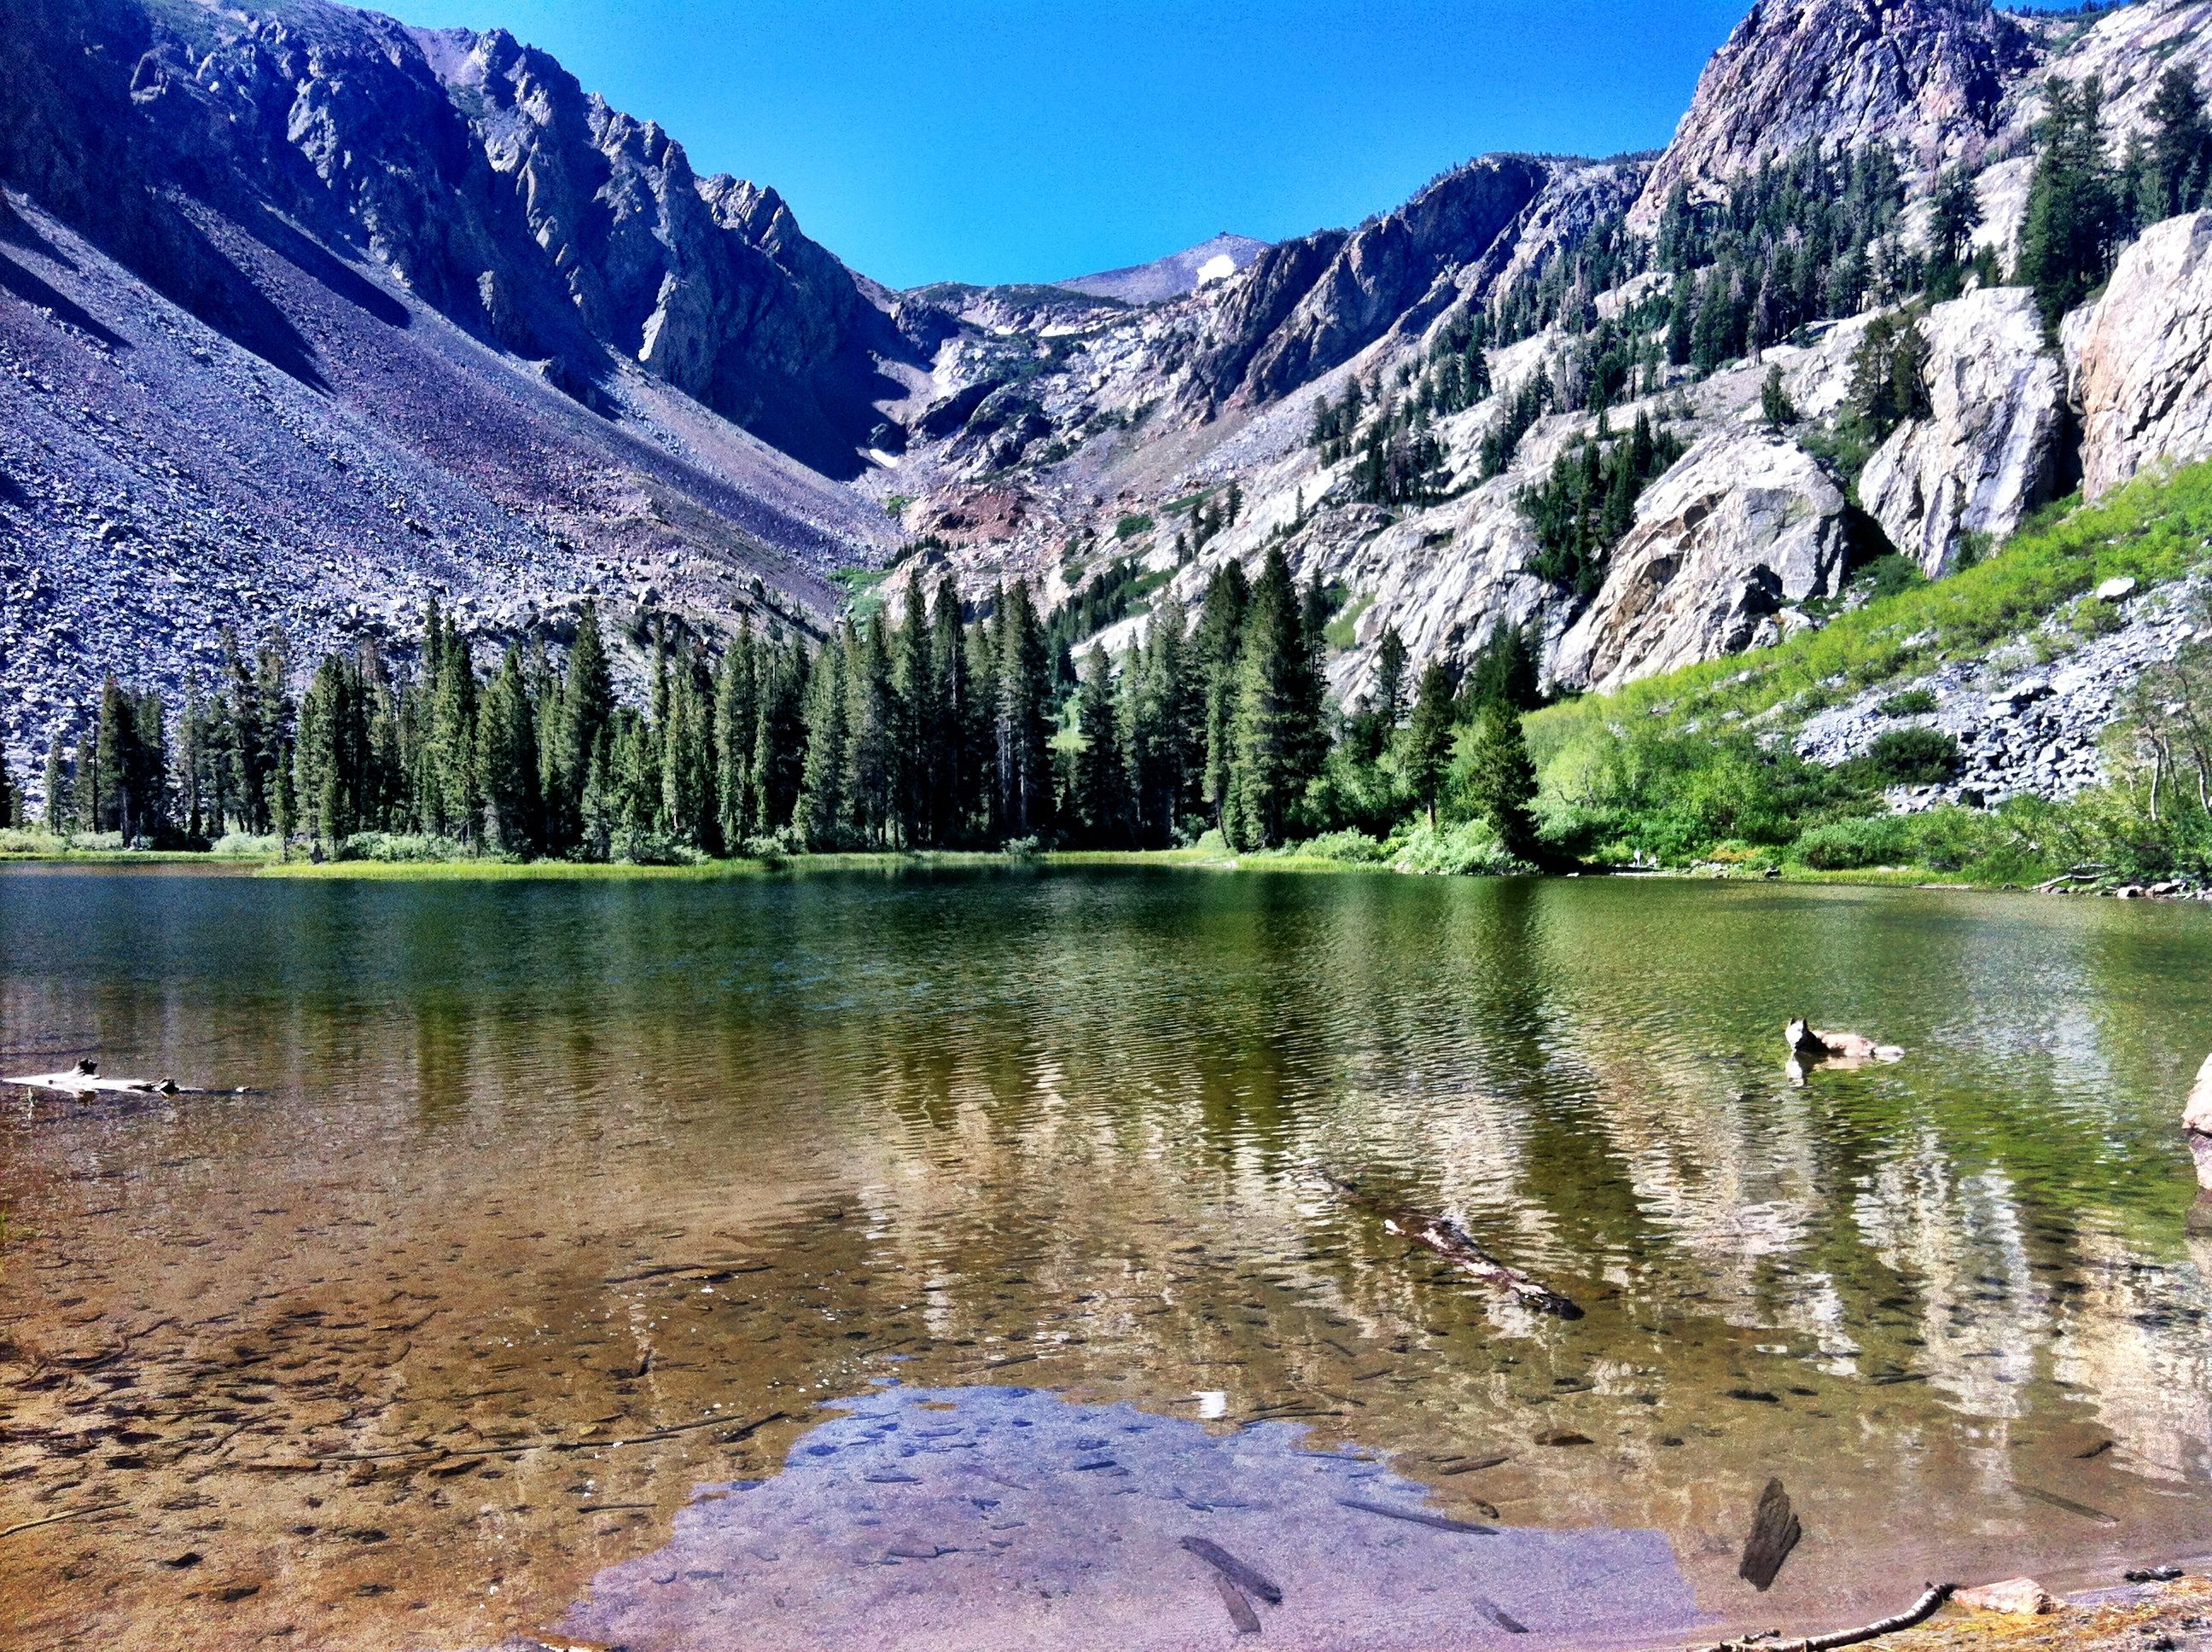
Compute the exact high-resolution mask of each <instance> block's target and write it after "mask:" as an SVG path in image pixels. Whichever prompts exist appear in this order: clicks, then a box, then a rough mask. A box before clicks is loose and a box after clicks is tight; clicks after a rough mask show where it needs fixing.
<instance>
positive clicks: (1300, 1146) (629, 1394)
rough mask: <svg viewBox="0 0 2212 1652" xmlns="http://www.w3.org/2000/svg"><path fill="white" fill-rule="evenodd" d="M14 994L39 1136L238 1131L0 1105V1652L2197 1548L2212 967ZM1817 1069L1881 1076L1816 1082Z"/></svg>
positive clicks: (1671, 940)
mask: <svg viewBox="0 0 2212 1652" xmlns="http://www.w3.org/2000/svg"><path fill="white" fill-rule="evenodd" d="M0 937H4V939H5V949H4V956H0V1052H3V1053H0V1071H5V1072H44V1071H48V1070H51V1069H53V1068H56V1067H59V1066H66V1065H67V1064H68V1063H69V1062H70V1061H71V1060H75V1059H76V1058H77V1057H78V1056H80V1055H96V1056H97V1058H98V1059H99V1060H100V1063H101V1066H102V1070H103V1071H104V1072H109V1073H113V1074H120V1075H125V1076H138V1075H144V1076H153V1075H159V1074H169V1075H173V1076H174V1078H176V1080H177V1081H178V1083H179V1084H183V1085H187V1086H191V1087H195V1088H200V1089H205V1090H222V1091H228V1090H239V1091H240V1092H241V1093H238V1094H224V1095H213V1094H210V1095H183V1096H176V1097H173V1098H149V1099H146V1100H143V1101H141V1100H136V1099H133V1100H125V1101H118V1100H116V1099H113V1098H108V1099H105V1100H103V1101H101V1102H98V1103H95V1104H84V1103H80V1102H75V1101H70V1100H64V1099H60V1098H57V1097H54V1096H41V1097H40V1098H39V1099H38V1100H37V1101H36V1102H27V1101H26V1100H25V1097H24V1095H23V1092H22V1091H21V1090H14V1091H9V1092H7V1093H6V1096H5V1098H4V1102H0V1206H4V1210H5V1225H4V1229H0V1315H4V1317H0V1395H4V1396H5V1398H4V1400H0V1424H4V1427H0V1533H5V1534H6V1535H4V1536H0V1645H5V1646H6V1647H9V1648H17V1647H21V1648H32V1647H40V1648H45V1647H55V1648H58V1647H64V1646H71V1645H82V1644H88V1643H100V1644H102V1645H105V1646H112V1647H121V1648H129V1647H155V1646H167V1645H175V1644H180V1643H191V1644H193V1645H195V1646H199V1647H216V1646H222V1647H227V1646H233V1645H237V1646H245V1645H249V1644H252V1645H260V1644H276V1645H293V1646H310V1645H313V1646H319V1645H343V1646H345V1647H348V1648H371V1649H374V1648H387V1647H388V1648H395V1649H397V1648H467V1647H489V1646H492V1645H495V1644H497V1643H500V1642H501V1641H502V1640H503V1639H506V1638H507V1637H513V1636H517V1635H532V1634H537V1635H541V1636H543V1637H546V1639H547V1640H548V1641H549V1642H550V1643H553V1644H572V1643H585V1642H596V1643H603V1644H621V1645H624V1646H627V1647H629V1648H631V1649H633V1652H647V1649H661V1648H668V1649H674V1648H678V1647H682V1648H686V1649H691V1648H711V1647H729V1648H743V1649H753V1648H762V1649H766V1648H780V1649H793V1648H805V1647H808V1646H815V1645H821V1646H840V1647H843V1646H856V1647H858V1646H866V1647H883V1648H886V1649H890V1648H898V1649H908V1648H916V1649H918V1648H929V1649H939V1648H942V1649H948V1652H949V1649H954V1648H994V1647H1001V1646H1003V1647H1008V1648H1012V1647H1017V1646H1020V1647H1043V1646H1051V1647H1070V1648H1088V1647H1093V1646H1097V1647H1102V1648H1103V1647H1115V1648H1138V1647H1153V1646H1158V1647H1163V1648H1164V1647H1170V1646H1175V1647H1180V1646H1186V1645H1188V1646H1214V1645H1226V1644H1229V1643H1231V1641H1233V1640H1234V1638H1235V1633H1234V1625H1233V1623H1232V1619H1231V1612H1232V1611H1233V1610H1234V1606H1233V1605H1232V1603H1231V1600H1229V1598H1228V1596H1227V1595H1226V1594H1224V1593H1223V1591H1224V1590H1225V1589H1228V1590H1229V1592H1230V1593H1231V1594H1237V1593H1238V1592H1237V1591H1236V1590H1235V1589H1233V1588H1230V1586H1229V1585H1227V1584H1226V1583H1225V1582H1222V1581H1218V1577H1219V1574H1218V1567H1216V1566H1215V1565H1214V1564H1211V1563H1209V1562H1208V1561H1207V1560H1206V1558H1204V1557H1203V1555H1201V1554H1198V1553H1195V1552H1194V1551H1193V1550H1192V1549H1190V1548H1188V1547H1185V1546H1184V1545H1183V1540H1184V1539H1186V1538H1191V1539H1195V1540H1202V1542H1204V1543H1212V1544H1216V1545H1218V1546H1219V1547H1220V1549H1221V1550H1222V1551H1223V1552H1226V1553H1228V1554H1230V1555H1231V1556H1233V1557H1234V1558H1235V1559H1236V1560H1237V1561H1241V1562H1243V1563H1244V1564H1246V1565H1247V1566H1249V1567H1251V1568H1254V1569H1256V1570H1258V1571H1260V1572H1261V1573H1264V1574H1266V1575H1267V1578H1268V1579H1269V1580H1270V1581H1271V1582H1272V1583H1273V1585H1274V1586H1276V1587H1277V1588H1279V1592H1280V1593H1281V1594H1282V1595H1283V1599H1282V1600H1281V1602H1280V1604H1279V1605H1275V1604H1270V1603H1268V1602H1267V1601H1265V1600H1264V1599H1259V1600H1257V1613H1258V1614H1259V1615H1260V1616H1261V1619H1263V1625H1264V1630H1265V1640H1266V1643H1267V1644H1271V1645H1282V1646H1311V1647H1316V1648H1321V1647H1328V1648H1353V1647H1371V1648H1374V1649H1376V1652H1392V1649H1411V1648H1414V1647H1421V1648H1428V1649H1433V1648H1440V1647H1446V1646H1491V1645H1504V1644H1507V1643H1510V1642H1511V1641H1512V1640H1513V1639H1514V1637H1515V1636H1516V1630H1518V1629H1525V1630H1527V1631H1531V1639H1530V1640H1528V1641H1524V1642H1522V1644H1536V1643H1542V1644H1561V1643H1576V1644H1589V1645H1607V1644H1612V1645H1646V1644H1659V1643H1669V1642H1672V1643H1684V1642H1686V1641H1689V1640H1692V1639H1697V1638H1700V1637H1703V1638H1708V1639H1710V1638H1711V1637H1713V1636H1714V1635H1715V1634H1717V1632H1719V1631H1721V1630H1723V1629H1724V1628H1728V1627H1731V1626H1758V1625H1767V1624H1783V1625H1840V1624H1844V1623H1848V1622H1852V1621H1857V1620H1861V1619H1865V1618H1869V1617H1873V1616H1879V1615H1881V1614H1882V1613H1887V1612H1889V1611H1893V1610H1895V1609H1897V1608H1899V1607H1900V1606H1903V1605H1905V1603H1906V1602H1908V1601H1909V1600H1911V1598H1912V1597H1913V1595H1915V1594H1917V1593H1918V1591H1919V1589H1920V1588H1921V1585H1922V1583H1923V1581H1924V1580H1927V1579H1930V1578H1936V1577H1953V1578H1959V1579H1962V1580H1965V1581H1978V1580H1982V1579H1986V1578H1989V1577H1992V1576H2009V1575H2012V1574H2014V1573H2018V1572H2022V1571H2032V1572H2035V1573H2036V1574H2037V1575H2039V1576H2043V1577H2044V1578H2045V1581H2046V1582H2052V1583H2054V1584H2057V1583H2063V1582H2069V1581H2073V1580H2076V1579H2089V1578H2108V1577H2110V1576H2112V1574H2113V1572H2114V1571H2115V1570H2117V1569H2118V1567H2119V1566H2121V1565H2123V1564H2126V1565H2133V1564H2142V1563H2143V1562H2145V1561H2149V1560H2155V1559H2159V1558H2165V1557H2168V1556H2179V1555H2185V1554H2198V1553H2203V1552H2205V1551H2206V1550H2207V1549H2208V1548H2212V1500H2208V1498H2207V1496H2206V1492H2207V1490H2208V1480H2212V1325H2208V1323H2207V1321H2206V1318H2205V1315H2206V1310H2207V1309H2208V1306H2212V1298H2208V1291H2207V1286H2206V1281H2207V1277H2208V1274H2212V1246H2208V1242H2206V1241H2204V1240H2203V1239H2191V1238H2189V1237H2187V1236H2185V1233H2184V1227H2183V1217H2184V1212H2185V1210H2186V1209H2187V1208H2188V1206H2189V1204H2190V1201H2191V1197H2192V1193H2193V1188H2194V1181H2193V1177H2192V1175H2191V1169H2190V1164H2189V1160H2188V1155H2187V1153H2186V1151H2185V1149H2184V1147H2183V1145H2182V1143H2181V1140H2180V1135H2179V1125H2178V1121H2179V1112H2180V1108H2181V1103H2182V1099H2183V1096H2185V1093H2186V1091H2187V1089H2188V1086H2189V1082H2190V1078H2191V1075H2192V1073H2193V1072H2194V1071H2195V1068H2196V1066H2197V1063H2198V1062H2199V1061H2200V1060H2202V1059H2203V1055H2204V1053H2205V1050H2206V1048H2208V1047H2212V911H2208V910H2207V909H2206V908H2203V907H2202V906H2188V905H2172V906H2169V905H2157V904H2152V903H2148V902H2112V901H2093V900H2059V899H2055V898H2049V899H2045V898H2036V897H2031V896H2003V895H1990V894H1971V893H1964V892H1958V893H1953V892H1941V891H1916V890H1874V889H1814V888H1802V887H1780V886H1776V885H1771V884H1704V883H1690V882H1677V881H1660V880H1631V879H1581V880H1554V881H1542V882H1539V881H1524V880H1470V879H1423V878H1401V877H1395V876H1390V875H1384V874H1372V875H1370V874H1344V875H1322V876H1304V875H1297V874H1291V873H1241V874H1237V873H1231V874H1224V873H1211V872H1189V871H1178V870H1166V869H1103V868H1102V869H1075V868H1066V867H1040V868H1035V869H1023V868H996V869H982V870H974V869H963V870H957V871H949V870H940V871H930V870H926V869H909V870H901V871H894V872H839V873H834V874H831V873H822V874H809V873H794V874H791V875H787V876H778V877H766V878H729V879H707V880H691V879H670V880H645V879H640V880H635V881H623V880H605V881H587V882H531V881H520V882H501V883H473V882H465V881H455V882H422V883H386V882H350V881H343V880H299V881H292V880H279V879H267V878H248V877H239V876H219V875H211V874H206V873H200V872H168V871H161V870H155V869H149V870H146V871H131V872H116V871H108V870H104V869H96V868H94V869H82V870H80V869H53V868H43V869H42V868H21V869H16V870H12V871H9V872H5V873H0ZM1800 1011H1802V1012H1803V1013H1806V1014H1808V1015H1809V1016H1811V1017H1812V1018H1813V1019H1814V1022H1815V1023H1819V1024H1822V1025H1827V1026H1838V1027H1851V1028H1856V1029H1860V1030H1863V1031H1865V1032H1868V1033H1870V1034H1873V1035H1875V1036H1878V1037H1880V1038H1881V1039H1883V1040H1885V1041H1888V1042H1896V1043H1899V1044H1901V1045H1903V1046H1905V1048H1906V1051H1907V1054H1906V1056H1905V1059H1904V1060H1902V1061H1900V1062H1898V1063H1896V1064H1895V1065H1893V1066H1873V1067H1869V1068H1865V1069H1863V1070H1860V1071H1857V1072H1816V1073H1814V1074H1813V1075H1812V1076H1811V1078H1810V1080H1809V1082H1808V1083H1807V1084H1804V1085H1802V1087H1800V1086H1797V1085H1794V1084H1791V1083H1790V1079H1789V1078H1788V1077H1787V1076H1786V1075H1785V1073H1784V1067H1783V1056H1784V1049H1783V1043H1782V1036H1781V1035H1782V1027H1783V1023H1784V1021H1785V1020H1786V1019H1787V1018H1788V1017H1790V1016H1791V1015H1793V1014H1796V1013H1798V1012H1800ZM1332 1178H1334V1179H1338V1180H1349V1181H1354V1182H1356V1183H1357V1184H1358V1186H1359V1187H1361V1188H1362V1189H1364V1190H1366V1192H1367V1193H1368V1194H1370V1196H1372V1197H1374V1198H1376V1199H1378V1200H1382V1201H1383V1203H1386V1204H1388V1205H1390V1206H1394V1207H1403V1208H1407V1209H1411V1210H1413V1211H1418V1212H1437V1213H1442V1214H1444V1215H1447V1216H1449V1217H1450V1218H1452V1219H1454V1220H1455V1221H1457V1222H1458V1223H1459V1224H1462V1226H1463V1227H1464V1228H1465V1229H1466V1230H1467V1231H1468V1233H1469V1234H1471V1235H1472V1236H1474V1238H1475V1240H1476V1241H1478V1242H1480V1244H1481V1245H1482V1246H1483V1247H1484V1248H1486V1249H1487V1250H1488V1251H1490V1252H1491V1253H1492V1254H1494V1255H1495V1256H1497V1257H1498V1258H1499V1259H1500V1260H1503V1261H1504V1262H1506V1263H1508V1264H1510V1266H1512V1267H1513V1268H1516V1269H1518V1270H1521V1271H1522V1272H1525V1273H1526V1274H1528V1275H1529V1276H1530V1277H1532V1278H1534V1279H1537V1280H1540V1281H1541V1283H1542V1284H1543V1285H1547V1286H1548V1287H1550V1288H1551V1289H1553V1291H1558V1292H1559V1293H1562V1294H1563V1295H1565V1297H1570V1298H1571V1299H1572V1300H1573V1302H1574V1303H1576V1304H1577V1306H1579V1307H1580V1309H1582V1310H1583V1314H1582V1316H1581V1317H1580V1318H1578V1319H1564V1318H1559V1317H1553V1316H1549V1315H1541V1314H1536V1313H1534V1312H1531V1311H1530V1310H1529V1309H1528V1308H1527V1307H1525V1306H1523V1305H1521V1304H1519V1303H1516V1302H1515V1301H1514V1300H1512V1299H1510V1297H1505V1296H1503V1295H1501V1294H1500V1293H1498V1291H1495V1290H1493V1289H1492V1288H1491V1287H1489V1286H1487V1285H1485V1284H1483V1283H1482V1282H1481V1281H1480V1280H1478V1279H1475V1278H1470V1277H1468V1275H1466V1274H1465V1273H1462V1272H1456V1271H1455V1270H1453V1269H1451V1268H1449V1266H1446V1264H1445V1263H1444V1262H1443V1260H1441V1259H1440V1258H1439V1257H1437V1256H1436V1255H1434V1254H1431V1253H1430V1252H1429V1251H1427V1250H1425V1249H1422V1248H1419V1247H1416V1246H1414V1245H1413V1244H1411V1243H1409V1242H1408V1241H1407V1238H1406V1237H1405V1236H1404V1235H1403V1234H1402V1233H1401V1232H1398V1231H1394V1230H1393V1227H1392V1226H1391V1225H1390V1224H1388V1223H1387V1222H1386V1221H1385V1219H1384V1218H1383V1216H1382V1215H1380V1214H1378V1212H1377V1210H1376V1208H1374V1207H1372V1206H1369V1205H1365V1204H1361V1203H1358V1202H1356V1201H1354V1200H1350V1199H1347V1198H1346V1196H1344V1195H1343V1194H1342V1193H1340V1191H1339V1190H1338V1189H1337V1187H1335V1186H1334V1185H1333V1182H1332V1180H1331V1179H1332ZM1773 1479H1778V1480H1780V1481H1781V1482H1782V1484H1783V1485H1784V1488H1785V1489H1786V1491H1787V1494H1788V1496H1789V1497H1790V1499H1791V1502H1792V1504H1793V1506H1794V1509H1795V1510H1796V1515H1797V1516H1798V1518H1799V1520H1800V1521H1801V1523H1802V1540H1801V1541H1800V1542H1799V1543H1798V1545H1797V1546H1796V1549H1795V1550H1794V1552H1791V1553H1790V1556H1789V1558H1788V1559H1787V1560H1786V1562H1785V1563H1784V1565H1783V1568H1782V1570H1781V1572H1780V1575H1779V1576H1778V1578H1777V1579H1776V1581H1775V1582H1774V1583H1773V1586H1772V1588H1771V1590H1768V1591H1766V1592H1764V1593H1761V1592H1759V1591H1757V1590H1755V1589H1754V1588H1753V1587H1752V1585H1751V1584H1750V1583H1749V1582H1745V1581H1744V1580H1743V1579H1741V1577H1740V1576H1738V1561H1739V1558H1740V1557H1741V1553H1742V1550H1743V1546H1744V1542H1745V1537H1746V1534H1747V1530H1748V1529H1749V1527H1750V1525H1751V1522H1752V1519H1753V1509H1754V1507H1755V1506H1756V1505H1757V1503H1758V1502H1759V1497H1760V1494H1761V1491H1762V1489H1763V1488H1764V1487H1765V1485H1767V1483H1768V1482H1769V1481H1770V1480H1773ZM1407 1515H1413V1516H1415V1518H1413V1519H1408V1518H1407V1517H1406V1516H1407ZM56 1516H64V1517H63V1518H55V1517H56ZM33 1522H40V1523H35V1524H34V1523H33ZM18 1528H21V1529H18ZM1239 1598H1242V1599H1245V1600H1247V1601H1248V1605H1247V1609H1248V1610H1249V1609H1251V1606H1250V1604H1249V1602H1250V1601H1251V1600H1254V1599H1256V1598H1257V1597H1254V1596H1252V1594H1251V1592H1250V1590H1249V1588H1248V1589H1246V1590H1245V1591H1243V1593H1242V1594H1241V1595H1240V1596H1239Z"/></svg>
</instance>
